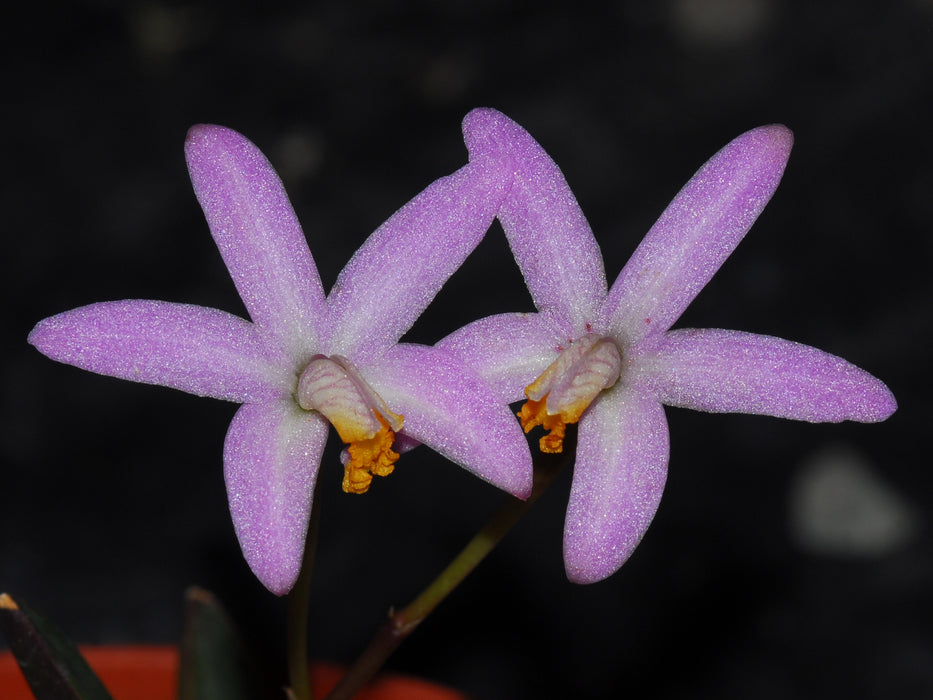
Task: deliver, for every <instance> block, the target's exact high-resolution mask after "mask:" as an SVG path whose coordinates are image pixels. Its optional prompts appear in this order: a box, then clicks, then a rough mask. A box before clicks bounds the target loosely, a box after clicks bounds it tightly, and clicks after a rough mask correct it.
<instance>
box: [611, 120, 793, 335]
mask: <svg viewBox="0 0 933 700" xmlns="http://www.w3.org/2000/svg"><path fill="white" fill-rule="evenodd" d="M792 145H793V135H792V134H791V132H790V130H788V129H787V128H786V127H784V126H781V125H779V124H778V125H771V126H763V127H760V128H758V129H754V130H752V131H749V132H747V133H745V134H742V135H741V136H739V137H738V138H737V139H735V140H734V141H732V142H731V143H729V144H728V145H726V146H725V147H724V148H723V149H722V150H721V151H719V152H718V153H717V154H716V155H714V156H713V157H712V158H711V159H710V160H709V161H707V162H706V164H705V165H703V167H702V168H700V170H699V171H698V172H697V173H696V175H694V176H693V178H692V179H691V180H690V182H688V183H687V184H686V185H685V186H684V188H683V189H682V190H681V191H680V193H679V194H678V195H677V196H676V197H675V198H674V201H672V202H671V203H670V205H668V207H667V209H666V210H665V211H664V213H663V214H661V218H660V219H658V221H657V223H656V224H655V225H654V226H652V228H651V230H650V231H649V232H648V234H647V235H646V236H645V238H644V240H642V242H641V244H640V245H639V246H638V248H637V249H636V250H635V253H634V254H633V255H632V257H631V258H630V259H629V261H628V263H626V265H625V267H624V268H623V269H622V272H621V273H620V274H619V277H618V279H617V280H616V281H615V284H613V286H612V289H611V290H610V292H609V297H608V298H607V299H606V304H605V305H604V307H603V309H602V312H601V313H602V322H603V323H609V324H611V328H612V332H613V334H614V335H616V337H618V338H619V339H620V340H621V341H622V342H623V343H624V344H634V343H637V342H638V341H640V340H642V339H643V338H645V337H647V336H648V335H657V334H659V333H663V332H664V331H666V330H668V329H669V328H670V327H671V326H672V325H673V324H674V322H675V321H677V319H678V318H680V315H681V314H682V313H683V312H684V310H685V309H686V308H687V306H689V304H690V302H691V301H693V299H694V298H695V297H696V295H697V294H699V293H700V290H701V289H703V287H705V286H706V283H707V282H709V281H710V279H711V278H712V277H713V275H714V274H716V271H717V270H718V269H719V267H720V266H721V265H722V264H723V263H724V262H725V260H726V258H728V257H729V256H730V255H731V254H732V251H733V250H735V247H736V246H737V245H738V244H739V242H740V241H741V240H742V238H743V237H744V236H745V234H746V233H747V232H748V230H749V229H750V228H751V226H752V224H753V223H754V222H755V219H756V218H758V215H759V214H760V213H761V211H762V209H764V207H765V205H766V204H767V203H768V200H770V199H771V195H772V194H774V191H775V189H777V186H778V183H779V182H780V181H781V176H782V175H783V173H784V166H785V165H786V163H787V159H788V157H789V156H790V150H791V146H792Z"/></svg>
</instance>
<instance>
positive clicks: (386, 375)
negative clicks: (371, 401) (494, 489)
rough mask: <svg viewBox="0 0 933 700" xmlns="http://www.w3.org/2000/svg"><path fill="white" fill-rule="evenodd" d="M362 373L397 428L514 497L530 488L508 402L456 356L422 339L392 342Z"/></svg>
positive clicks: (525, 455) (523, 447)
mask: <svg viewBox="0 0 933 700" xmlns="http://www.w3.org/2000/svg"><path fill="white" fill-rule="evenodd" d="M366 379H367V381H369V382H370V384H371V385H372V387H373V389H375V390H376V391H377V392H378V393H379V395H380V396H382V397H383V398H384V399H385V401H386V403H388V404H389V406H391V407H392V410H393V411H396V412H398V413H401V414H402V415H403V416H405V425H404V427H403V429H402V433H403V434H404V435H407V436H409V437H411V438H414V439H415V440H418V441H419V442H422V443H424V444H425V445H427V446H428V447H430V448H431V449H433V450H435V451H436V452H439V453H440V454H442V455H443V456H445V457H447V459H449V460H451V461H452V462H455V463H457V464H459V465H460V466H462V467H463V468H464V469H467V470H468V471H470V472H472V473H473V474H475V475H476V476H478V477H480V478H482V479H484V480H486V481H488V482H490V483H491V484H494V485H495V486H498V487H499V488H501V489H504V490H505V491H508V492H509V493H511V494H513V495H515V496H518V497H519V498H527V497H528V495H529V494H530V493H531V480H532V467H531V452H530V451H529V449H528V443H527V441H526V440H525V436H524V434H523V433H522V429H521V427H519V425H518V421H516V420H515V416H513V415H512V413H511V411H510V410H509V407H508V406H507V405H506V404H504V403H501V402H499V401H498V400H497V398H496V396H495V395H494V394H493V393H492V389H490V388H489V386H488V385H487V384H486V383H485V382H484V381H483V380H482V379H480V378H479V376H478V375H477V374H476V373H475V372H473V371H472V370H471V369H469V368H467V366H466V365H464V364H463V362H461V361H460V360H459V359H457V358H456V357H454V356H453V355H450V354H449V353H446V352H444V351H443V350H439V349H437V348H432V347H427V346H424V345H397V346H395V347H394V348H392V349H391V350H389V351H388V352H387V353H386V354H385V355H384V356H383V357H382V358H381V359H380V360H379V362H378V363H377V364H376V365H374V366H372V367H370V368H368V369H367V373H366Z"/></svg>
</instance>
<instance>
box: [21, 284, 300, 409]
mask: <svg viewBox="0 0 933 700" xmlns="http://www.w3.org/2000/svg"><path fill="white" fill-rule="evenodd" d="M29 342H30V343H31V344H32V345H34V346H35V347H36V348H37V349H38V350H39V352H41V353H43V354H44V355H47V356H48V357H50V358H52V359H53V360H57V361H59V362H65V363H67V364H70V365H74V366H76V367H80V368H81V369H86V370H89V371H91V372H97V373H98V374H106V375H108V376H111V377H119V378H120V379H128V380H130V381H134V382H143V383H146V384H160V385H162V386H168V387H172V388H173V389H181V390H182V391H187V392H189V393H192V394H197V395H198V396H211V397H213V398H217V399H227V400H229V401H240V402H244V401H259V400H262V399H264V398H270V397H274V396H281V395H282V394H283V393H287V392H289V391H290V390H291V389H290V382H291V383H293V382H294V378H293V377H290V376H289V374H288V372H285V371H283V370H282V369H281V364H282V362H281V361H282V354H281V352H279V351H276V350H275V349H274V348H270V347H269V346H268V345H266V344H265V343H264V342H263V340H262V337H261V336H260V334H259V332H258V331H257V329H256V327H255V326H254V325H253V324H252V323H250V322H249V321H246V320H244V319H242V318H239V317H238V316H234V315H232V314H228V313H225V312H223V311H218V310H216V309H206V308H203V307H200V306H191V305H187V304H170V303H168V302H164V301H134V300H131V301H112V302H102V303H99V304H91V305H90V306H82V307H80V308H77V309H73V310H71V311H66V312H64V313H61V314H58V315H57V316H51V317H49V318H47V319H44V320H43V321H40V322H39V323H38V324H37V325H36V327H35V328H34V329H33V331H32V332H31V333H30V334H29Z"/></svg>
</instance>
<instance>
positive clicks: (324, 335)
mask: <svg viewBox="0 0 933 700" xmlns="http://www.w3.org/2000/svg"><path fill="white" fill-rule="evenodd" d="M185 154H186V158H187V162H188V169H189V172H190V174H191V179H192V182H193V185H194V190H195V194H196V195H197V198H198V201H199V202H200V203H201V207H202V208H203V210H204V213H205V215H206V218H207V222H208V225H209V227H210V231H211V234H212V235H213V237H214V240H215V242H216V243H217V246H218V248H219V249H220V253H221V255H222V256H223V259H224V262H225V263H226V265H227V269H228V270H229V272H230V275H231V277H232V278H233V282H234V284H235V285H236V287H237V290H238V291H239V293H240V296H241V298H242V299H243V302H244V304H245V306H246V309H247V311H248V313H249V316H250V319H251V321H247V320H245V319H242V318H240V317H238V316H234V315H232V314H229V313H226V312H224V311H219V310H217V309H210V308H204V307H200V306H192V305H185V304H174V303H167V302H161V301H140V300H128V301H117V302H105V303H99V304H92V305H90V306H85V307H81V308H78V309H74V310H72V311H68V312H65V313H62V314H59V315H57V316H52V317H50V318H47V319H45V320H43V321H41V322H40V323H39V324H38V325H37V326H36V327H35V329H34V330H33V331H32V333H31V334H30V336H29V342H30V343H32V344H33V345H34V346H36V348H38V349H39V350H40V351H41V352H42V353H44V354H45V355H47V356H49V357H51V358H52V359H55V360H58V361H60V362H66V363H69V364H72V365H75V366H77V367H81V368H83V369H87V370H91V371H93V372H98V373H101V374H106V375H111V376H114V377H119V378H122V379H129V380H132V381H137V382H146V383H151V384H161V385H164V386H169V387H173V388H176V389H181V390H183V391H187V392H190V393H192V394H197V395H201V396H210V397H214V398H218V399H226V400H230V401H236V402H239V403H241V404H243V405H242V406H241V407H240V409H239V410H238V411H237V413H236V415H235V417H234V418H233V421H232V423H231V425H230V429H229V431H228V432H227V437H226V441H225V444H224V453H223V461H224V475H225V480H226V485H227V493H228V497H229V501H230V511H231V514H232V517H233V524H234V527H235V530H236V534H237V537H238V539H239V542H240V545H241V547H242V549H243V553H244V555H245V557H246V560H247V562H248V563H249V565H250V567H251V568H252V570H253V571H254V572H255V574H256V576H257V577H258V578H259V579H260V580H261V581H262V583H263V584H265V586H266V587H267V588H269V590H271V591H272V592H274V593H277V594H283V593H285V592H287V591H288V590H289V589H290V588H291V587H292V585H293V584H294V581H295V579H296V577H297V575H298V572H299V569H300V566H301V558H302V552H303V547H304V539H305V531H306V528H307V525H308V517H309V512H310V508H311V497H312V493H313V491H314V485H315V480H316V478H317V472H318V468H319V465H320V460H321V455H322V452H323V449H324V444H325V441H326V438H327V434H328V425H333V426H334V428H335V429H336V430H337V433H338V434H339V436H340V438H341V439H342V440H343V441H344V442H345V443H347V448H346V449H345V450H344V454H343V459H344V461H345V478H344V484H343V487H344V490H346V491H350V492H357V493H359V492H362V491H365V490H366V489H367V487H368V486H369V482H370V481H371V479H372V475H373V474H376V475H380V476H384V475H386V474H388V473H390V472H391V471H392V470H393V468H394V463H395V461H396V460H397V459H398V453H397V452H396V451H395V450H394V449H393V444H394V441H395V437H396V434H399V436H400V437H407V438H408V439H409V440H415V441H418V442H422V443H424V444H426V445H428V446H429V447H432V448H433V449H435V450H437V451H438V452H440V453H441V454H442V455H444V456H445V457H447V458H448V459H450V460H452V461H453V462H455V463H457V464H459V465H461V466H463V467H465V468H466V469H468V470H469V471H471V472H472V473H474V474H476V475H477V476H479V477H481V478H483V479H485V480H487V481H489V482H491V483H493V484H495V485H496V486H498V487H500V488H502V489H505V490H506V491H508V492H510V493H512V494H515V495H517V496H520V497H526V496H527V495H528V494H529V493H530V490H531V455H530V451H529V449H528V444H527V441H526V440H525V436H524V435H523V434H522V431H521V429H520V428H519V426H518V425H517V424H516V423H515V420H514V416H512V415H511V413H510V412H509V410H508V407H507V406H506V405H505V404H503V403H502V402H501V401H499V399H498V396H497V395H496V394H495V393H494V392H493V390H492V389H491V388H490V387H489V386H488V384H486V383H485V382H484V381H483V380H482V379H481V378H480V377H479V376H478V375H477V373H476V372H474V371H472V370H471V369H469V367H467V365H466V364H465V363H464V361H463V360H462V359H460V358H458V357H456V356H453V355H451V354H449V353H447V352H445V351H443V350H440V349H436V348H431V347H426V346H422V345H413V344H398V339H399V338H400V337H401V336H402V334H403V333H405V331H407V330H408V329H409V328H410V327H411V325H412V324H413V323H414V321H415V320H416V318H417V317H418V316H419V315H420V314H421V312H422V311H423V310H424V308H425V307H426V306H427V305H428V304H429V303H430V301H431V300H432V299H433V298H434V296H435V295H436V293H437V292H438V290H439V289H440V287H441V286H442V285H443V284H444V282H445V281H446V280H447V278H448V277H449V276H450V275H451V274H452V273H453V272H454V270H456V269H457V267H459V265H460V264H461V263H462V262H463V260H464V259H465V257H466V256H467V255H468V254H469V253H470V252H471V251H472V250H473V248H474V247H475V246H476V245H477V244H478V242H479V241H480V239H481V238H482V236H483V235H484V233H485V232H486V230H487V228H488V227H489V225H490V223H491V222H492V220H493V218H494V216H495V213H496V210H497V209H498V206H499V203H500V201H501V199H502V196H503V194H504V188H505V184H506V183H507V179H508V178H507V177H505V176H503V174H502V172H501V170H500V169H499V166H498V165H497V162H496V161H488V162H487V161H483V159H478V160H474V161H473V162H471V163H469V164H468V165H467V166H465V167H464V168H462V169H461V170H459V171H457V172H456V173H454V174H452V175H450V176H448V177H444V178H441V179H439V180H437V181H435V182H434V183H432V184H431V185H430V186H429V187H428V188H427V189H425V190H424V191H423V192H422V193H421V194H419V195H418V196H417V197H415V199H413V200H412V201H411V202H409V203H408V204H406V205H405V206H404V207H402V208H401V209H400V210H399V211H398V212H396V213H395V214H394V215H393V216H392V217H391V218H390V219H389V220H388V221H386V222H385V223H384V224H383V225H382V226H380V227H379V228H378V229H377V230H376V231H375V232H374V233H373V234H372V235H371V236H370V237H369V239H368V240H367V241H366V242H365V243H364V244H363V246H362V247H361V248H360V249H359V250H358V251H357V252H356V254H355V255H354V256H353V258H352V259H351V260H350V262H349V263H348V264H347V266H346V267H345V268H344V269H343V271H342V272H341V273H340V275H339V276H338V278H337V282H336V283H335V285H334V287H333V289H332V290H331V291H330V294H329V295H328V296H326V297H325V295H324V291H323V288H322V285H321V280H320V277H319V275H318V271H317V268H316V266H315V263H314V259H313V258H312V256H311V253H310V251H309V250H308V245H307V242H306V240H305V237H304V234H303V233H302V230H301V227H300V225H299V223H298V220H297V218H296V217H295V213H294V211H293V209H292V207H291V204H290V203H289V201H288V198H287V196H286V194H285V190H284V188H283V185H282V182H281V181H280V180H279V178H278V176H277V175H276V173H275V171H274V170H273V169H272V166H271V165H270V164H269V162H268V161H267V160H266V158H265V157H264V156H263V154H262V153H261V152H260V151H259V150H258V149H257V148H256V146H254V145H253V144H252V143H251V142H250V141H248V140H247V139H246V138H245V137H243V136H242V135H240V134H238V133H237V132H235V131H232V130H230V129H226V128H223V127H219V126H204V125H202V126H195V127H193V128H192V129H191V130H190V132H189V133H188V138H187V141H186V144H185Z"/></svg>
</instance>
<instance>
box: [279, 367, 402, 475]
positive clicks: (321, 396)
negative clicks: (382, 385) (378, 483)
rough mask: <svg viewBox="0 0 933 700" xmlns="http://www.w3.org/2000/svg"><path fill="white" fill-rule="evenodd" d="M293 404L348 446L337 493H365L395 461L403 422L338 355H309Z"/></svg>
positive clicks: (390, 469)
mask: <svg viewBox="0 0 933 700" xmlns="http://www.w3.org/2000/svg"><path fill="white" fill-rule="evenodd" d="M296 399H297V401H298V405H299V406H301V408H303V409H304V410H306V411H317V412H318V413H320V414H321V415H323V416H324V417H325V418H326V419H327V420H329V421H330V423H331V425H333V426H334V428H335V429H336V430H337V434H338V435H340V439H341V440H343V441H344V442H345V443H347V444H348V445H349V447H348V449H347V452H348V454H349V456H350V459H349V460H348V461H347V463H346V464H344V478H343V490H344V491H346V492H347V493H365V492H366V491H368V490H369V485H370V484H371V483H372V480H373V474H375V475H377V476H388V475H389V474H391V473H392V471H393V469H394V468H395V462H396V461H397V460H398V458H399V455H398V453H397V452H395V451H394V450H393V449H392V446H393V444H394V443H395V433H396V432H397V431H399V430H401V429H402V425H403V424H404V421H405V419H404V417H403V416H400V415H398V414H396V413H393V412H392V411H391V410H390V409H389V407H388V406H387V405H386V402H385V401H384V400H383V399H382V397H381V396H379V394H377V393H376V391H375V390H374V389H373V388H372V387H371V386H370V385H369V383H368V382H367V381H366V380H365V379H364V378H363V377H362V375H360V373H359V370H357V369H356V367H354V366H353V363H352V362H350V360H348V359H347V358H345V357H342V356H341V355H333V356H332V357H327V356H326V355H320V354H318V355H315V356H314V357H312V358H311V361H310V362H309V363H308V366H307V367H305V370H304V372H302V373H301V377H300V378H299V380H298V391H297V396H296Z"/></svg>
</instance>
